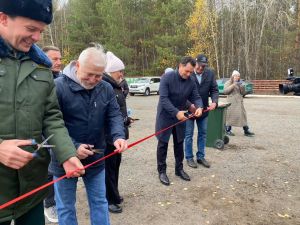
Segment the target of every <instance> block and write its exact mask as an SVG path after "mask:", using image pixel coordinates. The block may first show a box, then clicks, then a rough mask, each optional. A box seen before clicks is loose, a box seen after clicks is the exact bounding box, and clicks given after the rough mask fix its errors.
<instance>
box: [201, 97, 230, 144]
mask: <svg viewBox="0 0 300 225" xmlns="http://www.w3.org/2000/svg"><path fill="white" fill-rule="evenodd" d="M228 106H230V103H223V104H220V105H219V106H218V108H216V109H215V110H213V111H210V112H209V115H208V124H207V137H206V146H207V147H214V148H217V149H223V148H224V145H226V144H228V142H229V137H228V136H227V135H225V119H226V111H227V110H226V108H227V107H228Z"/></svg>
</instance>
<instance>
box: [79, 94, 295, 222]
mask: <svg viewBox="0 0 300 225" xmlns="http://www.w3.org/2000/svg"><path fill="white" fill-rule="evenodd" d="M221 101H226V98H221ZM157 102H158V96H156V95H152V96H150V97H145V96H134V97H132V96H131V97H129V98H128V100H127V104H128V107H130V108H131V109H132V110H133V117H134V118H138V119H140V120H139V121H136V122H135V123H134V124H133V125H132V127H131V128H130V140H129V143H132V142H134V141H136V140H139V139H141V138H143V137H145V136H148V135H150V134H153V132H154V124H155V122H154V121H155V116H156V106H157ZM244 102H245V108H246V111H247V114H248V122H249V126H250V128H251V130H252V131H253V132H255V134H256V135H255V137H245V136H244V135H243V132H242V128H235V127H233V132H234V133H235V134H236V136H234V137H230V142H229V144H228V145H226V146H225V148H224V150H223V151H220V150H217V149H215V148H207V159H208V160H209V161H210V162H211V163H212V167H211V168H210V169H206V168H204V167H198V168H197V169H192V168H190V167H188V166H187V165H186V163H185V162H184V167H185V170H186V172H187V173H188V174H189V175H190V176H191V179H192V180H191V181H190V182H186V181H182V180H181V179H179V178H178V177H176V176H175V174H174V156H173V150H172V147H173V143H172V141H171V142H170V144H169V155H168V159H167V163H168V169H167V173H168V176H169V178H170V180H171V182H172V185H170V186H169V187H167V186H163V185H162V184H160V182H159V180H158V175H157V171H156V145H157V141H156V138H155V137H153V138H151V139H149V140H147V141H145V142H143V143H141V144H139V145H137V146H136V147H133V148H132V149H130V150H128V151H127V152H125V153H123V159H122V164H121V171H120V185H119V186H120V187H119V189H120V193H121V195H122V196H123V197H124V203H123V213H121V214H111V224H112V225H174V224H177V225H204V224H212V225H250V224H251V225H252V224H255V225H277V224H278V225H291V224H293V225H296V224H300V173H299V171H300V170H299V169H300V163H299V160H300V147H299V143H300V141H299V140H300V138H299V137H300V116H299V115H300V98H291V97H285V98H273V97H268V96H260V97H258V96H248V97H246V98H245V101H244ZM77 203H78V205H77V207H78V220H79V224H81V225H85V224H90V222H89V213H88V206H87V202H86V196H85V191H84V188H83V185H82V182H81V183H79V186H78V197H77Z"/></svg>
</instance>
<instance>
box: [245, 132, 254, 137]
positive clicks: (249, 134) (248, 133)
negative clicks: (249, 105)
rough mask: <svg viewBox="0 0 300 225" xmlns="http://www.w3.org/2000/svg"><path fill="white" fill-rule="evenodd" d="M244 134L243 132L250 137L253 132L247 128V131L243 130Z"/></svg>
mask: <svg viewBox="0 0 300 225" xmlns="http://www.w3.org/2000/svg"><path fill="white" fill-rule="evenodd" d="M244 134H245V136H248V137H252V136H254V133H253V132H251V131H249V130H247V131H244Z"/></svg>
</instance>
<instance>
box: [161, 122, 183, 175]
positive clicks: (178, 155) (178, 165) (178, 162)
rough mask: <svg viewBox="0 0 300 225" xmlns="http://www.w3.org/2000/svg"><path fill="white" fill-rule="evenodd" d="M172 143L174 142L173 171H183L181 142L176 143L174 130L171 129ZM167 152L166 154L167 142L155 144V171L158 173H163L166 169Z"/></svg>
mask: <svg viewBox="0 0 300 225" xmlns="http://www.w3.org/2000/svg"><path fill="white" fill-rule="evenodd" d="M172 135H173V142H174V156H175V171H179V170H182V169H183V164H182V161H183V157H184V153H183V140H182V141H181V142H178V140H177V134H176V128H175V127H174V128H173V129H172ZM167 152H168V142H167V143H166V142H162V141H160V140H159V141H158V144H157V170H158V173H165V172H166V169H167V163H166V159H167Z"/></svg>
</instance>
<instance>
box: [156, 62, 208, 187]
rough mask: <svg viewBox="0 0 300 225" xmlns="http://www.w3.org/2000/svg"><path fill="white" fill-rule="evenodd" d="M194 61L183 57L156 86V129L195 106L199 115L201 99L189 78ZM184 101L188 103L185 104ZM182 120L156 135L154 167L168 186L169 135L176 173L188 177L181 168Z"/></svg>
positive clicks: (179, 119)
mask: <svg viewBox="0 0 300 225" xmlns="http://www.w3.org/2000/svg"><path fill="white" fill-rule="evenodd" d="M195 64H196V62H195V60H194V59H193V58H192V57H189V56H187V57H183V58H182V59H181V61H180V63H179V67H178V69H176V70H175V71H173V72H169V73H168V74H167V75H166V76H162V78H161V81H160V86H159V93H160V95H159V102H158V106H157V114H156V125H155V130H156V132H158V131H160V130H162V129H164V128H167V127H169V126H171V125H173V124H175V123H177V122H178V121H183V120H186V119H187V118H186V117H185V111H186V110H187V108H188V107H190V106H191V103H193V104H194V105H195V108H196V110H195V113H194V115H195V116H196V117H199V116H201V114H202V107H203V104H202V100H201V97H200V96H199V94H198V91H197V87H196V83H195V82H194V81H193V80H192V79H191V78H190V75H191V74H192V73H193V71H194V67H195ZM187 100H189V101H190V102H191V103H190V104H189V105H187ZM184 131H185V123H181V124H179V125H177V126H175V127H173V128H171V129H168V130H166V131H164V132H162V133H160V134H158V135H157V139H158V145H157V170H158V173H159V180H160V181H161V183H162V184H164V185H169V184H170V181H169V178H168V176H167V174H166V169H167V164H166V158H167V150H168V142H169V139H170V136H171V134H172V135H173V142H174V156H175V174H176V175H177V176H179V177H180V178H181V179H183V180H186V181H189V180H190V177H189V176H188V175H187V174H186V173H185V172H184V170H183V164H182V161H183V158H184V154H183V140H184Z"/></svg>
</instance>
